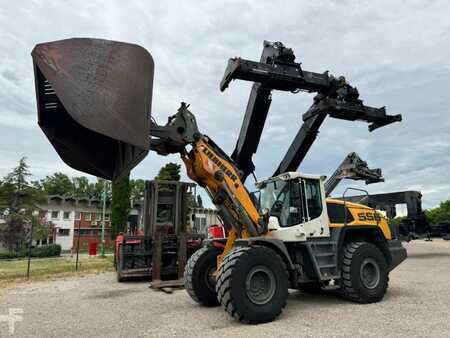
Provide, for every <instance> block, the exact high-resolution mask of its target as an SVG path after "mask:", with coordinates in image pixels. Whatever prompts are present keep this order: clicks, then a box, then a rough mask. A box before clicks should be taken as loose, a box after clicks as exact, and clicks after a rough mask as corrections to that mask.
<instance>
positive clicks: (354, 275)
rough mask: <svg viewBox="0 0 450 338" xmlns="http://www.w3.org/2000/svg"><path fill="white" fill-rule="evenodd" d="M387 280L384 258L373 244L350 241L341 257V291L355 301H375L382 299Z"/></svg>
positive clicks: (387, 272)
mask: <svg viewBox="0 0 450 338" xmlns="http://www.w3.org/2000/svg"><path fill="white" fill-rule="evenodd" d="M388 281H389V270H388V264H387V262H386V258H385V257H384V255H383V253H382V252H381V251H380V249H378V248H377V247H376V246H375V245H374V244H371V243H367V242H350V243H348V244H347V245H346V246H345V248H344V254H343V257H342V285H341V291H342V294H343V296H344V297H345V298H347V299H349V300H351V301H354V302H357V303H364V304H368V303H375V302H378V301H380V300H381V299H383V297H384V294H385V293H386V290H387V287H388Z"/></svg>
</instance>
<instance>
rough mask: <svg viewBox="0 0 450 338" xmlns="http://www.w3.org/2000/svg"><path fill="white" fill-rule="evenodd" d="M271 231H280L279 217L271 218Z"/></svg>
mask: <svg viewBox="0 0 450 338" xmlns="http://www.w3.org/2000/svg"><path fill="white" fill-rule="evenodd" d="M268 228H269V230H278V229H280V222H279V221H278V217H275V216H270V217H269V227H268Z"/></svg>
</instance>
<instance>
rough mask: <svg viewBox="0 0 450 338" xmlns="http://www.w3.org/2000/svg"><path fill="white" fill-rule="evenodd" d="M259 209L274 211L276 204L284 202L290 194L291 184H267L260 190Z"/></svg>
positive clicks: (279, 182) (284, 182)
mask: <svg viewBox="0 0 450 338" xmlns="http://www.w3.org/2000/svg"><path fill="white" fill-rule="evenodd" d="M259 193H260V196H259V208H260V210H263V209H265V208H267V209H269V210H270V211H272V209H273V206H274V204H275V202H283V201H284V200H285V199H286V197H287V195H288V194H289V183H288V182H287V181H275V182H270V183H267V184H266V186H265V187H264V188H261V189H260V190H259Z"/></svg>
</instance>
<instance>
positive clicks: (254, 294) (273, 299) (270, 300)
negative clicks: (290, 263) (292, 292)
mask: <svg viewBox="0 0 450 338" xmlns="http://www.w3.org/2000/svg"><path fill="white" fill-rule="evenodd" d="M288 278H289V277H288V273H287V270H286V265H285V264H284V262H283V260H282V259H281V257H280V256H279V255H278V254H277V253H276V252H275V251H273V250H272V249H270V248H267V247H263V246H253V247H243V248H237V249H234V250H232V251H231V252H230V253H229V254H228V255H227V256H226V257H225V258H224V260H223V263H222V265H221V267H220V269H219V273H218V276H217V285H216V290H217V297H218V299H219V301H220V303H221V304H222V306H223V308H224V309H225V310H226V311H227V312H228V313H229V314H230V315H231V316H233V317H234V318H235V319H237V320H239V321H241V322H244V323H253V324H256V323H265V322H270V321H273V320H274V319H275V318H276V317H277V316H279V315H280V313H281V312H282V310H283V308H284V307H285V305H286V299H287V296H288Z"/></svg>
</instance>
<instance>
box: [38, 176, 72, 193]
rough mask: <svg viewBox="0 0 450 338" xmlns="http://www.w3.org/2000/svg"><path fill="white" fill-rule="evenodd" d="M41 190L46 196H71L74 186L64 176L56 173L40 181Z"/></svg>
mask: <svg viewBox="0 0 450 338" xmlns="http://www.w3.org/2000/svg"><path fill="white" fill-rule="evenodd" d="M40 184H41V186H42V189H43V190H44V192H45V194H47V195H60V196H73V195H74V185H73V183H72V180H71V179H70V178H69V176H67V175H66V174H63V173H61V172H56V173H54V174H53V175H52V176H46V177H45V178H44V179H42V180H41V181H40Z"/></svg>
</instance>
